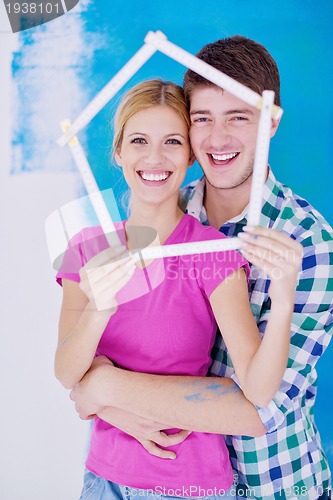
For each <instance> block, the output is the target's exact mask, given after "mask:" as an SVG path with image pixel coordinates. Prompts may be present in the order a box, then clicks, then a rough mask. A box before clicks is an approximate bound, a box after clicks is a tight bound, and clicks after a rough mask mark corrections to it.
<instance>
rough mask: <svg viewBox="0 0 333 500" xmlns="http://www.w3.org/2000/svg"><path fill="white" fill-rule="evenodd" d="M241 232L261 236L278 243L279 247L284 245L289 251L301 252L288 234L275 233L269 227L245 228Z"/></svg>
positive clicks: (297, 244) (298, 244)
mask: <svg viewBox="0 0 333 500" xmlns="http://www.w3.org/2000/svg"><path fill="white" fill-rule="evenodd" d="M243 230H244V231H245V232H246V233H249V234H253V235H255V236H263V237H266V238H269V239H271V240H273V241H275V242H277V243H280V244H281V245H284V246H286V247H288V248H291V249H294V250H296V249H299V250H301V249H302V248H303V247H302V245H301V244H300V243H298V242H297V241H295V240H294V239H293V238H291V236H289V235H288V234H285V233H281V232H280V231H277V230H275V229H272V228H269V227H263V226H245V227H244V228H243ZM240 234H242V233H240ZM238 236H239V235H238Z"/></svg>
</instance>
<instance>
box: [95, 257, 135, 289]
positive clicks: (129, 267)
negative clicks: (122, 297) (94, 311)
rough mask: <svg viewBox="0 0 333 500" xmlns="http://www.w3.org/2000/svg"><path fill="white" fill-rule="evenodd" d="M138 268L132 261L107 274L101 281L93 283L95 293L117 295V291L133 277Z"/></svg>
mask: <svg viewBox="0 0 333 500" xmlns="http://www.w3.org/2000/svg"><path fill="white" fill-rule="evenodd" d="M135 269H136V265H135V264H134V263H133V262H130V263H128V264H126V265H124V266H122V268H121V269H117V271H115V272H114V273H113V274H112V275H108V276H105V277H104V278H103V279H102V280H100V281H99V283H97V284H96V283H92V284H91V289H92V292H93V293H95V294H101V295H102V294H105V293H107V294H108V295H109V296H110V295H111V294H112V295H113V296H115V295H116V293H117V292H119V290H120V289H121V288H123V287H124V285H125V284H126V283H127V282H128V281H129V280H130V279H131V277H132V276H133V274H134V272H135Z"/></svg>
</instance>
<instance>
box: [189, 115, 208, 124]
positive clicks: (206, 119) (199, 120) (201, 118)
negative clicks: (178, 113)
mask: <svg viewBox="0 0 333 500" xmlns="http://www.w3.org/2000/svg"><path fill="white" fill-rule="evenodd" d="M207 121H208V118H206V117H205V116H198V118H193V120H192V122H193V123H205V122H207Z"/></svg>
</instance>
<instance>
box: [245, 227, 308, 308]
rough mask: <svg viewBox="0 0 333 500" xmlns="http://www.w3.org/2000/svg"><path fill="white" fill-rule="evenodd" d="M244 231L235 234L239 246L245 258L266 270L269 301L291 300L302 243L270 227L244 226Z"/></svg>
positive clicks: (299, 263) (284, 302)
mask: <svg viewBox="0 0 333 500" xmlns="http://www.w3.org/2000/svg"><path fill="white" fill-rule="evenodd" d="M244 231H245V232H244V233H240V234H238V237H239V238H240V239H241V246H240V250H241V252H242V254H243V255H244V257H245V258H246V259H247V260H248V261H249V262H251V263H252V264H254V265H255V266H257V267H259V268H260V269H262V270H263V271H265V272H266V273H267V275H268V277H269V278H270V280H271V284H270V287H269V296H270V298H271V300H272V302H274V303H275V304H276V303H281V304H282V303H283V304H293V303H294V298H295V289H296V285H297V277H298V271H299V268H300V266H301V264H302V256H303V247H302V245H301V244H300V243H298V242H297V241H295V240H293V239H292V238H291V237H290V236H287V235H286V234H283V233H281V232H279V231H276V230H274V229H270V228H265V227H253V226H246V227H245V228H244Z"/></svg>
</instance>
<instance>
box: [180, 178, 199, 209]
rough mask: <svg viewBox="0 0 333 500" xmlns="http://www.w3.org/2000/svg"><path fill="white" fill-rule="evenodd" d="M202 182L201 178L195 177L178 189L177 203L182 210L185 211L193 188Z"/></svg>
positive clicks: (193, 190)
mask: <svg viewBox="0 0 333 500" xmlns="http://www.w3.org/2000/svg"><path fill="white" fill-rule="evenodd" d="M201 183H202V179H196V180H195V181H192V182H190V183H189V184H186V186H184V187H182V188H181V189H180V191H179V203H180V207H181V209H182V210H183V211H185V209H186V206H187V204H188V202H189V201H190V200H191V199H192V198H193V195H194V193H195V190H196V189H197V188H198V186H200V184H201Z"/></svg>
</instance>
